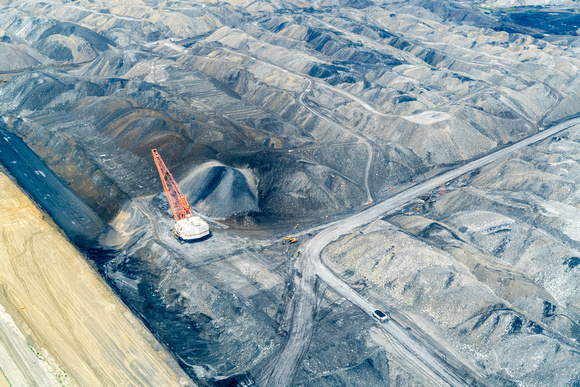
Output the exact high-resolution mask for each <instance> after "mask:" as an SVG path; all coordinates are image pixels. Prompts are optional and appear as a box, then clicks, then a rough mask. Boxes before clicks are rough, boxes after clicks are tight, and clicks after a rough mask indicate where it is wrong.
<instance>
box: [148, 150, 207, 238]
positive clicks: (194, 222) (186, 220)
mask: <svg viewBox="0 0 580 387" xmlns="http://www.w3.org/2000/svg"><path fill="white" fill-rule="evenodd" d="M151 152H152V153H153V159H154V160H155V165H156V166H157V170H158V171H159V176H160V177H161V183H163V189H164V190H165V194H166V195H167V200H168V201H169V205H171V210H173V216H174V217H175V227H174V228H173V236H174V237H175V238H177V239H180V240H183V241H191V240H195V239H200V238H203V237H206V236H208V235H209V226H208V224H207V223H206V222H205V221H204V220H203V219H202V218H200V217H199V216H194V215H193V214H192V213H191V208H190V207H189V203H187V198H186V197H185V195H183V194H182V193H181V191H180V190H179V187H178V186H177V183H176V182H175V180H174V179H173V176H171V173H169V170H168V169H167V167H166V166H165V163H164V162H163V160H162V159H161V156H159V153H158V152H157V149H152V150H151Z"/></svg>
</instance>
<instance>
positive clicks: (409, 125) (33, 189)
mask: <svg viewBox="0 0 580 387" xmlns="http://www.w3.org/2000/svg"><path fill="white" fill-rule="evenodd" d="M496 3H498V4H496ZM495 6H503V5H501V4H499V2H493V3H492V2H489V3H488V5H486V6H479V7H477V6H472V5H471V4H469V3H457V2H452V1H443V2H429V1H422V0H413V1H408V2H392V1H388V0H382V1H371V0H350V1H343V0H341V1H334V0H322V1H316V2H306V1H301V0H293V1H257V2H242V1H234V0H231V1H226V2H217V3H216V2H203V1H200V2H191V1H157V0H141V1H134V2H131V4H128V2H125V1H115V0H107V1H90V0H78V1H66V0H58V1H57V0H55V1H48V0H45V1H32V0H27V1H7V0H4V1H0V117H1V119H2V121H1V124H0V125H1V126H0V129H1V130H2V132H1V133H2V135H3V136H4V135H6V136H9V137H7V138H8V140H9V141H8V140H2V139H0V146H1V147H0V151H2V156H3V157H0V160H1V161H2V164H3V165H4V166H5V167H6V169H7V170H8V171H9V172H10V173H11V174H12V176H13V177H15V178H16V179H17V180H18V181H20V184H21V186H23V187H24V188H25V189H26V190H27V192H28V193H29V194H30V195H31V196H32V197H33V198H34V199H35V201H36V202H37V203H39V204H40V205H41V206H42V207H43V208H44V209H45V210H46V211H47V212H48V213H49V214H50V215H51V216H52V217H53V219H54V220H55V222H56V223H57V224H58V225H59V226H60V227H61V228H62V229H63V230H64V231H65V232H67V235H69V238H71V240H73V241H74V242H76V243H77V245H79V246H80V247H82V248H83V249H84V251H85V252H86V253H87V255H88V256H89V258H90V259H92V261H93V262H94V263H95V265H96V267H98V269H99V271H100V273H101V274H102V275H103V276H104V278H105V279H106V280H107V281H108V282H109V283H110V284H111V286H112V287H113V288H114V289H115V291H116V292H117V293H118V294H119V296H120V297H121V298H122V299H123V300H124V301H125V302H126V303H127V304H128V305H129V306H130V307H131V308H132V310H133V311H134V313H135V314H136V315H137V316H139V317H140V318H141V319H142V320H143V321H144V322H145V323H146V325H147V326H148V327H149V328H150V329H151V331H152V332H153V333H154V334H155V335H156V336H157V337H158V338H159V339H160V341H161V342H163V343H164V344H165V345H166V346H167V347H168V348H169V350H170V351H171V353H172V354H173V355H174V356H175V358H176V360H177V361H178V362H179V363H180V365H181V366H182V367H183V368H184V370H185V371H186V372H187V373H188V374H189V375H190V376H191V377H192V379H194V380H195V381H196V382H197V383H199V384H200V385H218V386H219V385H262V386H271V385H276V386H277V385H280V386H282V385H301V386H336V385H360V386H368V385H373V386H374V385H393V386H395V385H396V386H400V385H434V384H435V385H437V384H439V385H448V384H451V385H521V386H546V385H557V386H560V385H562V386H566V385H576V384H577V383H579V376H578V375H579V374H578V372H579V371H580V368H579V367H578V364H580V359H579V358H578V353H579V350H580V348H579V347H578V346H579V344H578V340H580V328H579V324H580V317H579V316H580V296H579V294H580V293H579V290H580V289H579V286H580V279H579V273H580V271H579V270H580V258H579V257H580V223H579V221H578V220H577V219H579V217H578V216H576V215H579V213H578V212H579V210H578V209H579V208H580V195H579V194H578V192H577V189H576V186H577V182H579V180H580V167H579V164H578V160H580V153H579V152H580V146H579V145H578V143H579V138H580V131H578V129H577V128H575V127H572V128H571V129H567V130H564V131H559V130H560V129H563V126H562V127H559V126H557V124H558V123H561V122H568V124H570V125H571V124H573V123H575V122H576V121H574V119H575V118H576V117H578V116H579V112H580V100H579V97H578V94H577V91H578V89H579V87H578V86H579V84H578V80H577V78H578V77H577V75H578V69H579V68H580V61H579V60H578V54H579V53H580V51H579V50H580V46H579V41H578V39H577V37H576V33H575V32H574V31H571V29H570V28H571V27H569V26H571V25H573V23H574V19H573V17H574V15H573V12H568V11H566V10H560V11H558V12H551V13H550V12H543V11H545V10H536V11H538V12H543V13H541V14H539V15H540V16H541V18H539V19H540V20H542V22H541V23H539V22H536V21H534V20H535V19H526V18H525V17H524V16H525V15H524V16H521V15H520V13H518V12H516V11H514V12H511V13H510V12H508V11H507V10H502V9H497V8H493V7H495ZM521 13H522V14H524V13H525V12H523V11H522V12H521ZM527 14H528V17H531V16H529V14H533V15H534V17H536V16H535V15H536V14H535V13H533V12H528V13H527ZM550 18H553V19H550ZM551 20H552V22H551ZM518 23H519V24H518ZM555 26H560V29H559V30H558V29H557V28H556V27H555ZM555 29H556V30H555ZM550 128H551V129H550ZM549 130H553V131H552V132H548V131H549ZM534 134H539V136H542V135H544V134H545V137H546V138H545V139H542V140H541V141H540V142H538V143H536V144H535V145H531V146H529V147H528V148H521V149H519V150H514V152H513V153H510V155H509V156H507V158H506V155H507V154H508V152H511V151H512V149H510V148H508V146H509V145H511V144H514V143H518V141H521V140H524V139H526V138H529V137H530V136H533V135H534ZM532 139H533V138H532ZM531 143H532V140H529V141H527V142H524V143H521V145H529V144H531ZM152 148H156V149H158V151H159V153H160V154H161V156H162V157H163V159H164V161H165V162H166V164H167V166H168V167H169V169H170V170H171V172H172V174H173V175H174V177H175V178H176V180H177V181H178V182H179V184H180V186H181V188H182V191H183V192H184V193H185V194H186V195H187V196H188V198H189V202H190V203H191V204H192V207H193V208H194V210H195V211H196V212H197V213H199V214H200V215H202V216H203V217H204V218H205V219H207V220H208V222H209V223H210V228H211V229H212V236H211V237H210V238H208V239H205V240H203V241H199V242H195V243H192V244H179V243H178V241H176V240H175V239H173V238H172V233H171V229H172V227H173V220H172V218H171V217H170V215H171V213H170V209H169V206H168V203H167V201H166V200H165V197H164V195H163V193H162V192H161V189H162V188H161V185H160V184H159V179H158V175H157V171H156V169H155V165H154V163H153V159H152V157H151V149H152ZM501 149H504V150H505V153H502V154H498V156H493V159H492V158H487V156H486V155H490V154H492V153H493V152H495V151H497V150H501ZM32 152H33V153H34V154H35V155H34V156H33V153H32ZM16 154H18V155H17V156H13V155H16ZM27 155H30V156H27ZM490 157H491V156H490ZM11 159H15V160H16V159H18V163H19V164H18V163H17V164H12V163H11ZM28 159H30V160H33V162H30V163H28V165H27V163H26V162H25V161H26V160H28ZM471 160H476V161H475V162H476V164H471V165H472V167H467V166H468V165H470V164H467V163H468V162H469V161H471ZM477 160H479V161H477ZM21 161H22V162H21ZM491 161H493V162H492V163H491V164H488V163H489V162H491ZM462 166H465V167H462ZM35 171H40V172H42V173H43V174H44V175H46V176H49V178H50V182H51V183H50V184H48V183H46V182H45V178H44V177H43V175H40V172H38V173H37V172H35ZM445 172H448V174H447V175H441V174H442V173H445ZM30 174H34V176H33V177H34V179H27V176H28V175H30ZM41 177H42V178H41ZM24 180H28V181H27V183H28V185H26V184H24ZM423 182H427V183H426V184H424V185H420V184H421V183H423ZM45 183H46V184H45ZM409 188H410V190H408V189H409ZM399 194H400V195H399ZM47 195H48V196H47ZM50 195H53V196H50ZM397 195H399V196H397ZM51 197H53V198H54V200H53V199H50V198H51ZM66 198H69V200H68V201H67V199H66ZM57 199H58V200H57ZM71 208H73V210H71ZM74 208H77V209H78V211H75V210H74ZM365 210H366V211H365ZM80 213H82V214H83V215H79V214H80ZM73 221H74V222H77V223H72V222H73ZM83 222H84V223H83ZM84 224H86V225H87V226H86V233H85V234H86V235H82V234H83V232H82V229H83V227H84V226H80V225H84ZM283 236H295V237H297V238H298V242H296V243H292V244H285V245H282V244H281V238H282V237H283ZM375 307H380V308H383V309H385V310H387V311H390V313H391V316H392V319H391V320H390V321H389V322H388V323H383V324H379V323H377V322H375V321H374V320H373V319H372V318H371V317H370V316H369V314H370V313H371V312H372V309H373V308H375Z"/></svg>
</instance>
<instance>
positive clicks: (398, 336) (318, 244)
mask: <svg viewBox="0 0 580 387" xmlns="http://www.w3.org/2000/svg"><path fill="white" fill-rule="evenodd" d="M578 124H580V118H575V119H572V120H569V121H566V122H563V123H561V124H558V125H554V126H553V127H551V128H548V129H545V130H543V131H541V132H539V133H537V134H535V135H533V136H530V137H528V138H526V139H524V140H521V141H519V142H517V143H515V144H514V145H511V146H509V147H506V148H503V149H500V150H498V151H496V152H494V153H491V154H488V155H486V156H483V157H481V158H479V159H476V160H474V161H472V162H469V163H467V164H465V165H462V166H459V167H457V168H455V169H452V170H450V171H448V172H446V173H443V174H441V175H438V176H435V177H433V178H431V179H429V180H427V181H425V182H423V183H420V184H418V185H416V186H414V187H411V188H409V189H407V190H405V191H403V192H401V193H399V194H397V195H395V196H393V197H391V198H389V199H387V200H384V201H382V202H381V203H379V204H377V205H375V206H373V207H371V208H369V209H367V210H365V211H362V212H360V213H358V214H355V215H353V216H351V217H349V218H346V219H342V220H340V221H338V222H333V223H330V224H328V225H327V227H326V228H325V229H324V230H322V231H321V232H319V233H318V234H317V235H316V236H315V237H313V238H312V239H311V240H309V241H308V242H307V243H306V244H305V245H304V247H303V249H302V254H301V261H300V262H299V267H298V270H299V272H300V273H301V275H300V276H298V277H299V281H298V284H297V285H298V286H297V289H296V295H295V304H294V305H293V317H292V326H291V329H290V337H289V338H288V341H287V342H286V345H285V347H284V350H283V351H282V353H281V354H280V356H279V357H278V358H277V359H274V360H273V361H272V363H271V364H270V365H269V367H268V368H269V369H268V370H267V372H266V374H267V375H268V376H267V378H264V379H265V380H267V383H266V384H265V385H277V386H288V385H290V384H291V383H292V380H293V378H294V374H295V372H296V369H297V367H298V365H299V362H300V360H301V359H302V357H303V356H304V354H305V353H306V351H307V350H308V346H309V343H310V340H311V339H312V331H313V326H314V315H315V312H316V296H315V284H316V276H318V277H319V278H320V279H321V280H323V281H324V282H326V283H327V284H328V285H329V286H330V287H332V288H333V289H334V290H335V291H336V292H337V293H338V294H340V295H341V296H343V297H345V298H346V299H348V300H349V301H351V302H352V303H354V304H355V305H357V306H359V307H360V308H361V309H362V310H363V311H364V312H366V313H368V314H371V313H372V311H373V310H374V309H375V308H376V307H375V306H374V305H373V304H372V303H371V302H369V301H368V300H365V299H364V298H363V297H362V296H360V295H359V294H358V293H357V292H356V291H355V290H353V289H352V288H351V287H350V286H348V284H346V283H345V282H344V281H343V280H342V279H340V278H339V277H337V276H336V275H335V274H334V273H333V272H331V271H330V270H328V268H326V267H325V266H324V265H323V263H322V262H321V261H320V254H321V252H322V250H323V249H324V248H325V247H326V246H327V245H328V244H329V243H331V242H333V241H335V240H337V239H338V238H340V237H341V236H342V235H346V234H348V233H350V232H353V231H354V230H355V229H356V228H357V227H360V226H363V225H365V224H368V223H370V222H372V221H374V220H376V219H378V218H380V217H381V216H384V215H386V214H388V213H390V212H391V211H393V210H396V209H397V208H400V207H401V206H403V205H404V204H405V203H407V202H409V201H410V200H412V199H414V198H416V197H418V196H420V195H422V194H425V193H428V192H430V191H431V190H433V189H435V188H437V187H439V186H440V185H441V184H444V183H445V182H447V181H449V180H452V179H455V178H457V177H459V176H462V175H464V174H466V173H468V172H470V171H473V170H475V169H478V168H481V167H483V166H485V165H487V164H490V163H492V162H493V161H496V160H499V159H501V158H503V157H506V156H507V155H509V154H511V153H513V152H515V151H516V150H518V149H521V148H523V147H525V146H528V145H531V144H533V143H536V142H538V141H541V140H543V139H546V138H548V137H550V136H553V135H555V134H556V133H559V132H562V131H564V130H566V129H569V128H571V127H573V126H576V125H578ZM393 309H394V306H393ZM382 328H383V329H384V330H385V331H386V332H387V333H388V334H390V335H391V337H392V338H393V339H394V340H396V341H397V342H399V343H400V344H401V345H402V347H403V348H404V349H405V350H406V351H407V353H406V355H405V356H406V357H412V358H414V363H415V367H417V368H418V370H417V371H418V372H421V374H423V375H424V377H425V378H426V380H428V381H429V383H431V384H433V385H452V386H460V385H474V384H477V385H480V384H481V381H479V380H478V379H479V377H478V375H477V372H474V373H472V374H471V375H465V372H464V371H465V369H468V368H469V367H467V366H463V367H461V368H463V371H459V369H458V366H461V364H458V362H457V359H453V361H452V362H449V361H448V360H444V359H442V358H440V357H439V356H437V355H436V354H434V353H433V351H431V350H429V348H428V347H435V346H437V341H436V338H432V340H431V341H432V343H425V344H428V345H423V344H422V343H420V342H417V341H416V340H414V339H413V338H412V337H411V336H410V335H409V334H408V333H406V332H405V331H404V330H401V329H399V328H398V327H397V326H396V324H391V325H383V326H382ZM424 337H426V336H425V335H424ZM449 358H451V356H449ZM451 363H454V364H451Z"/></svg>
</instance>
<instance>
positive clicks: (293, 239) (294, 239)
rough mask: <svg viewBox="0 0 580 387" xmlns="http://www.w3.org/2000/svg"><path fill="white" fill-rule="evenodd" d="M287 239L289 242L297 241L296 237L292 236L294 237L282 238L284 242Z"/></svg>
mask: <svg viewBox="0 0 580 387" xmlns="http://www.w3.org/2000/svg"><path fill="white" fill-rule="evenodd" d="M286 241H288V243H294V242H296V238H292V237H284V238H282V244H283V245H284V244H286Z"/></svg>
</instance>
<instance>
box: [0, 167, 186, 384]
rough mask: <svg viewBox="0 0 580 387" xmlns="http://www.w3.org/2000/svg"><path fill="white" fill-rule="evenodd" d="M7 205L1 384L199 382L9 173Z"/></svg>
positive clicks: (2, 204) (2, 227) (0, 262)
mask: <svg viewBox="0 0 580 387" xmlns="http://www.w3.org/2000/svg"><path fill="white" fill-rule="evenodd" d="M0 213H2V216H1V217H0V234H1V238H2V244H1V245H0V368H1V369H2V373H3V377H0V386H4V385H6V383H9V384H10V385H12V386H32V385H38V386H51V385H59V384H65V385H81V386H112V385H150V386H178V385H192V382H191V380H189V378H188V377H187V376H186V375H185V374H183V372H182V371H181V370H180V369H179V367H177V365H176V363H175V361H173V359H172V358H171V356H170V355H169V354H168V353H167V352H166V351H165V350H164V348H163V347H161V345H160V344H159V343H158V342H157V341H156V340H155V339H154V338H153V336H152V335H151V334H150V333H149V331H148V330H147V329H146V328H145V327H144V326H143V324H142V323H141V322H140V321H139V320H138V319H136V318H135V317H134V316H133V315H132V313H131V312H130V311H129V309H128V308H127V307H126V306H125V305H124V304H123V303H122V302H121V301H120V300H119V299H118V298H117V296H115V295H114V294H113V292H112V291H111V290H110V288H109V287H108V286H107V285H106V284H105V283H104V282H103V281H102V279H101V278H100V277H99V275H98V274H97V273H96V272H95V271H94V270H93V268H92V267H91V266H90V265H89V264H88V263H87V262H86V261H85V258H84V257H83V256H82V255H80V254H79V252H78V251H77V250H76V249H75V248H74V247H73V246H72V245H71V244H70V242H69V241H68V240H67V239H66V238H65V237H64V236H63V235H62V234H61V233H60V232H59V230H58V229H57V228H56V227H55V225H54V224H53V223H52V222H51V221H50V220H49V219H47V217H46V215H45V214H44V213H43V212H41V211H40V210H39V209H38V208H37V207H36V206H35V205H34V204H33V203H32V202H31V201H30V200H29V199H28V198H27V197H26V196H25V195H24V194H23V193H22V192H21V191H20V189H19V188H18V187H17V186H16V185H15V184H14V183H13V182H12V181H11V180H10V179H9V178H8V177H7V176H6V175H5V174H4V173H0Z"/></svg>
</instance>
